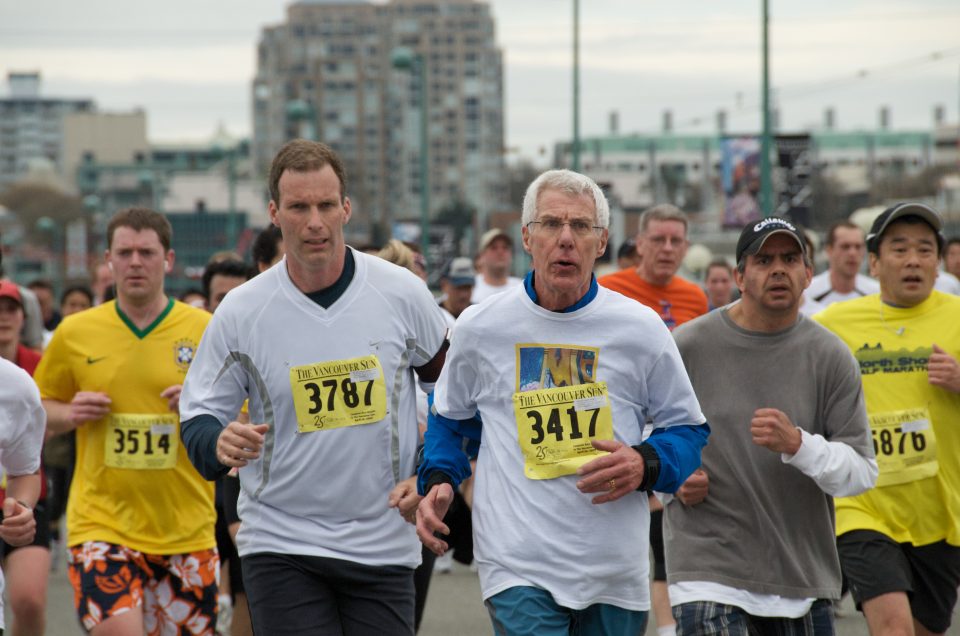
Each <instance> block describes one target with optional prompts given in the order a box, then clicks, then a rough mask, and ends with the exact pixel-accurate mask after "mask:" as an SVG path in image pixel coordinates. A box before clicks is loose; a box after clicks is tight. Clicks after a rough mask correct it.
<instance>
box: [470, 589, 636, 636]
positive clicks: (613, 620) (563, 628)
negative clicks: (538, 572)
mask: <svg viewBox="0 0 960 636" xmlns="http://www.w3.org/2000/svg"><path fill="white" fill-rule="evenodd" d="M484 605H486V606H487V611H488V612H489V613H490V620H491V621H492V622H493V633H494V634H496V635H497V636H636V635H637V634H642V633H643V632H644V630H645V629H646V627H647V612H640V611H634V610H628V609H624V608H622V607H617V606H616V605H607V604H606V603H597V604H595V605H590V606H589V607H586V608H584V609H582V610H575V609H570V608H569V607H563V606H561V605H559V604H557V602H556V601H555V600H553V596H552V595H551V594H550V592H547V591H546V590H542V589H540V588H538V587H529V586H518V587H511V588H508V589H506V590H504V591H502V592H500V593H499V594H495V595H493V596H491V597H490V598H488V599H487V600H486V601H484Z"/></svg>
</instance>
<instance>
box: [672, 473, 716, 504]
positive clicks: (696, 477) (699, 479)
mask: <svg viewBox="0 0 960 636" xmlns="http://www.w3.org/2000/svg"><path fill="white" fill-rule="evenodd" d="M709 486H710V479H709V478H708V477H707V473H706V472H705V471H704V470H703V469H702V468H698V469H696V470H695V471H693V474H692V475H690V476H689V477H687V481H685V482H683V485H682V486H680V490H678V491H677V492H676V493H675V496H676V498H677V499H679V500H680V503H682V504H683V505H685V506H695V505H697V504H698V503H700V502H701V501H703V500H704V499H706V498H707V490H708V489H709Z"/></svg>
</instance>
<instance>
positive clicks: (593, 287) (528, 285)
mask: <svg viewBox="0 0 960 636" xmlns="http://www.w3.org/2000/svg"><path fill="white" fill-rule="evenodd" d="M534 274H536V272H535V271H533V270H530V272H529V273H528V274H527V275H526V276H524V278H523V288H524V289H526V290H527V296H529V297H530V300H532V301H533V302H534V303H535V304H537V305H539V304H540V303H539V302H538V301H537V292H536V290H534V288H533V276H534ZM599 289H600V286H599V285H597V277H596V276H594V275H593V274H590V289H588V290H587V293H586V294H584V295H583V298H581V299H580V300H578V301H577V302H575V303H573V304H572V305H570V306H569V307H566V308H565V309H561V310H559V311H558V312H557V313H558V314H569V313H570V312H571V311H576V310H578V309H582V308H583V307H586V306H587V305H588V304H589V303H590V301H591V300H593V299H594V298H596V297H597V290H599Z"/></svg>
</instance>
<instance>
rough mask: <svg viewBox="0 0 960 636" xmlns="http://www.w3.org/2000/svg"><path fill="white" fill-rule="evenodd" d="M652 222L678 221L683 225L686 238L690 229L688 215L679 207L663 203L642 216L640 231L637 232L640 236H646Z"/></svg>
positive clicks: (645, 211) (644, 212) (647, 210)
mask: <svg viewBox="0 0 960 636" xmlns="http://www.w3.org/2000/svg"><path fill="white" fill-rule="evenodd" d="M650 221H678V222H680V223H683V234H684V236H686V234H687V229H689V227H688V221H687V215H686V213H685V212H684V211H683V210H681V209H680V208H678V207H677V206H675V205H670V204H669V203H661V204H660V205H655V206H653V207H652V208H647V209H646V210H644V211H643V214H641V215H640V229H639V230H637V232H638V233H639V234H645V233H646V231H647V228H648V227H650Z"/></svg>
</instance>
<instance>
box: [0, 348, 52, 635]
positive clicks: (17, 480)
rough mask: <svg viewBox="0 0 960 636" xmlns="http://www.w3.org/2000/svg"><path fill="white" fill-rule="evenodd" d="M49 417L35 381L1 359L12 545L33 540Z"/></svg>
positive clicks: (1, 421)
mask: <svg viewBox="0 0 960 636" xmlns="http://www.w3.org/2000/svg"><path fill="white" fill-rule="evenodd" d="M46 422H47V418H46V414H45V413H44V411H43V407H42V406H41V405H40V391H39V390H38V389H37V385H36V384H34V382H33V378H31V377H30V376H29V374H27V372H26V371H24V370H23V369H21V368H20V367H18V366H17V365H15V364H13V363H12V362H9V361H8V360H4V359H3V358H0V468H2V470H3V472H4V473H6V476H7V485H6V498H5V499H4V500H3V503H2V506H3V522H2V523H0V539H2V540H3V541H5V542H6V543H8V544H10V545H12V546H19V545H27V544H28V543H30V542H31V541H33V536H34V533H35V532H36V530H37V522H36V520H35V519H34V516H33V507H34V506H36V505H37V498H38V497H39V496H40V449H41V447H42V446H43V434H44V431H46ZM3 629H4V625H3V570H0V633H2V632H3Z"/></svg>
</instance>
